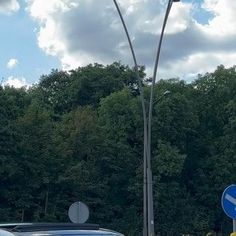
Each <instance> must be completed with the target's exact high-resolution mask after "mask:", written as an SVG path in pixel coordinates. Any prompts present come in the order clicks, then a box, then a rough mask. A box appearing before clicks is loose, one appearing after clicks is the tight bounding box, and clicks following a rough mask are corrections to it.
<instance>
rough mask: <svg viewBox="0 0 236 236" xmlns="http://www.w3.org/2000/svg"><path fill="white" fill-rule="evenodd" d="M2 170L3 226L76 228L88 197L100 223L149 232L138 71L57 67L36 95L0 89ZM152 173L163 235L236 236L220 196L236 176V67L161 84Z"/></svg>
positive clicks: (0, 202)
mask: <svg viewBox="0 0 236 236" xmlns="http://www.w3.org/2000/svg"><path fill="white" fill-rule="evenodd" d="M140 75H141V77H142V78H144V77H145V74H144V68H140ZM143 85H144V92H145V98H146V99H147V100H148V98H149V95H150V94H149V88H150V85H149V83H148V82H147V81H146V82H145V81H144V82H143ZM167 90H168V91H170V93H169V94H168V95H166V96H162V94H163V93H164V92H165V91H167ZM0 163H1V165H0V177H1V181H0V213H1V214H0V221H2V222H16V221H22V222H24V221H25V222H26V221H38V222H42V221H44V222H45V221H51V222H57V221H61V222H62V221H68V217H67V210H68V207H69V206H70V204H72V203H73V202H74V201H78V200H80V201H83V202H85V203H86V204H87V205H88V206H89V208H90V220H89V221H90V222H93V223H99V224H100V225H101V226H102V227H108V228H112V229H114V230H118V231H120V232H123V233H125V234H126V235H141V234H142V191H143V179H142V178H143V173H142V171H143V119H142V109H141V103H140V98H139V92H138V89H137V79H136V76H135V73H134V71H133V69H132V68H129V67H128V66H124V65H122V64H120V63H113V64H111V65H107V66H103V65H100V64H94V65H88V66H86V67H81V68H78V69H76V70H72V71H69V72H66V71H58V70H52V72H51V73H50V74H48V75H43V76H42V77H41V79H40V81H39V83H38V84H37V85H34V86H33V87H31V88H30V89H24V88H21V89H16V88H13V87H2V86H0ZM152 167H153V179H154V209H155V224H156V227H155V228H156V231H157V232H156V233H157V235H163V236H165V235H167V236H172V235H183V234H190V235H197V236H198V235H199V236H202V235H206V234H207V233H208V232H211V231H212V232H215V233H216V234H218V235H228V234H229V232H230V231H231V230H230V229H231V220H230V219H228V218H227V217H226V216H225V215H224V213H223V211H222V209H221V206H220V198H221V194H222V192H223V190H224V188H225V187H226V186H228V185H230V184H232V183H234V181H235V179H236V172H235V168H236V67H232V68H228V69H226V68H225V67H224V66H219V67H218V68H217V69H216V70H215V71H214V72H212V73H206V74H205V75H199V77H198V79H196V80H195V81H193V82H191V83H186V82H184V81H182V80H179V79H169V80H160V81H159V82H158V83H157V84H156V85H155V102H154V111H153V132H152Z"/></svg>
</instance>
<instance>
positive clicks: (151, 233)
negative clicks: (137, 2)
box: [147, 0, 173, 236]
mask: <svg viewBox="0 0 236 236" xmlns="http://www.w3.org/2000/svg"><path fill="white" fill-rule="evenodd" d="M172 3H173V0H169V2H168V5H167V9H166V14H165V18H164V23H163V26H162V30H161V36H160V40H159V44H158V49H157V55H156V60H155V65H154V71H153V77H152V85H151V94H150V100H149V115H148V140H147V143H148V148H147V149H148V150H147V153H148V154H147V172H148V173H147V188H148V189H147V201H148V234H149V236H154V234H155V229H154V209H153V183H152V170H151V128H152V109H153V92H154V86H155V82H156V74H157V68H158V64H159V58H160V52H161V45H162V40H163V36H164V31H165V27H166V23H167V19H168V16H169V13H170V10H171V6H172Z"/></svg>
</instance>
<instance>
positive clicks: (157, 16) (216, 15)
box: [28, 0, 236, 78]
mask: <svg viewBox="0 0 236 236" xmlns="http://www.w3.org/2000/svg"><path fill="white" fill-rule="evenodd" d="M118 2H119V4H120V6H121V10H122V12H123V15H124V18H125V20H126V23H127V26H128V28H129V31H130V35H131V38H132V40H133V44H134V48H135V50H136V55H137V58H138V62H139V64H142V65H146V67H147V70H148V72H149V73H150V74H151V71H152V70H151V68H152V67H153V64H154V58H155V52H156V48H157V43H158V39H159V34H160V29H161V25H162V21H163V17H164V12H165V9H166V3H167V0H161V1H157V0H118ZM194 7H196V4H190V3H186V2H180V3H174V4H173V7H172V10H171V12H170V16H169V19H168V24H167V28H166V34H165V38H164V41H163V46H162V53H161V61H160V69H159V74H158V76H159V77H164V78H168V77H170V76H180V77H183V78H190V77H191V78H192V76H193V75H195V74H197V73H205V72H207V71H211V70H213V69H214V68H215V67H216V66H217V65H219V64H225V65H226V66H232V65H233V64H235V63H236V58H235V54H236V44H235V37H236V24H234V22H235V21H236V14H235V11H236V1H235V2H234V1H232V0H203V3H202V5H201V7H202V8H203V9H205V10H206V11H209V12H210V13H211V14H212V15H213V17H212V19H210V20H209V23H208V24H199V23H197V21H196V20H195V19H194V18H193V11H194V10H195V9H194ZM28 12H29V13H30V15H31V16H32V17H33V18H34V19H35V20H36V21H37V22H38V26H39V28H38V31H37V35H38V45H39V47H40V48H42V49H43V50H44V51H45V52H46V53H47V54H49V55H53V56H57V57H58V58H59V59H60V61H61V64H62V68H64V69H72V68H75V67H77V66H82V65H86V64H88V63H93V62H98V63H104V64H107V63H112V62H113V61H122V62H123V63H125V64H126V63H127V64H130V65H133V62H132V60H131V54H130V50H129V47H128V44H127V40H126V38H125V34H124V31H123V28H122V25H121V22H120V19H119V17H118V14H117V12H116V9H115V6H114V5H113V1H112V0H99V1H97V0H86V1H81V0H51V1H46V0H45V1H43V0H29V2H28Z"/></svg>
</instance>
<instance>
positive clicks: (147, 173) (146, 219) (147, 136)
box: [113, 0, 180, 236]
mask: <svg viewBox="0 0 236 236" xmlns="http://www.w3.org/2000/svg"><path fill="white" fill-rule="evenodd" d="M179 1H180V0H168V5H167V9H166V13H165V18H164V22H163V26H162V30H161V35H160V39H159V43H158V49H157V54H156V59H155V65H154V71H153V77H152V85H151V94H150V100H149V111H148V117H147V114H146V107H145V100H144V94H143V85H142V79H141V78H140V76H139V71H138V63H137V59H136V56H135V52H134V49H133V45H132V42H131V40H130V36H129V32H128V29H127V27H126V24H125V21H124V19H123V16H122V14H121V11H120V9H119V6H118V4H117V1H116V0H113V2H114V4H115V6H116V9H117V11H118V14H119V16H120V19H121V22H122V25H123V28H124V30H125V33H126V37H127V39H128V43H129V47H130V50H131V54H132V57H133V61H134V66H135V67H134V69H135V73H136V76H137V79H138V86H139V91H140V99H141V104H142V114H143V130H144V142H143V149H144V150H143V236H147V235H148V236H154V234H155V230H154V212H153V183H152V170H151V127H152V126H151V125H152V110H153V104H154V102H153V91H154V86H155V82H156V74H157V68H158V64H159V58H160V52H161V45H162V40H163V36H164V31H165V27H166V23H167V19H168V16H169V13H170V10H171V7H172V4H173V2H179ZM165 93H166V94H167V93H169V91H166V92H165ZM165 93H164V94H163V95H165Z"/></svg>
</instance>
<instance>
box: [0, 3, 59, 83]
mask: <svg viewBox="0 0 236 236" xmlns="http://www.w3.org/2000/svg"><path fill="white" fill-rule="evenodd" d="M25 8H26V4H25V2H23V1H21V2H20V9H19V11H17V12H15V13H11V14H7V15H6V14H1V13H0V29H1V43H0V52H1V53H0V71H1V74H0V76H1V78H2V80H7V78H9V77H10V76H13V77H15V78H22V77H23V78H26V80H27V82H28V83H29V84H32V83H35V82H37V81H38V80H39V78H40V76H41V75H42V74H48V73H50V71H51V69H52V68H60V62H59V60H58V58H57V57H54V56H50V55H47V54H46V53H45V52H44V51H43V50H42V49H40V48H39V46H38V44H37V35H36V32H35V28H36V27H37V23H36V22H35V21H34V20H33V19H32V17H30V15H29V14H28V13H27V11H26V10H25ZM12 58H16V59H17V60H18V65H17V66H16V67H14V68H12V69H8V68H7V62H8V61H9V60H10V59H12Z"/></svg>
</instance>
